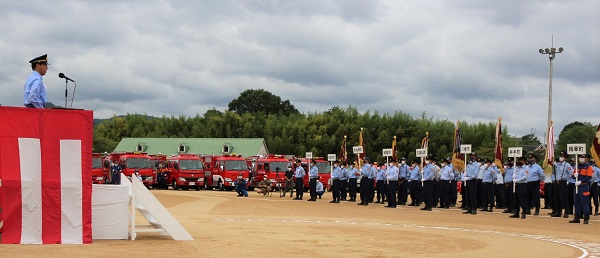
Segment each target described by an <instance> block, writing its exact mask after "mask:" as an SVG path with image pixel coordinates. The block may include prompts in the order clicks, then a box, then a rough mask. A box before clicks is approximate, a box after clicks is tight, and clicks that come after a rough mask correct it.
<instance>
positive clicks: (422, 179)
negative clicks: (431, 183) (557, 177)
mask: <svg viewBox="0 0 600 258" xmlns="http://www.w3.org/2000/svg"><path fill="white" fill-rule="evenodd" d="M421 182H425V178H421ZM577 182H579V181H577Z"/></svg>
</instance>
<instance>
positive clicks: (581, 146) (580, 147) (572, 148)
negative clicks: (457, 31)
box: [567, 143, 585, 155]
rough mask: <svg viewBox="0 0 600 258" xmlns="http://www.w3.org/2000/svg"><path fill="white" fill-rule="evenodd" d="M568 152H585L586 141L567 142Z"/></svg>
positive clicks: (570, 153)
mask: <svg viewBox="0 0 600 258" xmlns="http://www.w3.org/2000/svg"><path fill="white" fill-rule="evenodd" d="M567 154H569V155H579V154H585V143H574V144H567Z"/></svg>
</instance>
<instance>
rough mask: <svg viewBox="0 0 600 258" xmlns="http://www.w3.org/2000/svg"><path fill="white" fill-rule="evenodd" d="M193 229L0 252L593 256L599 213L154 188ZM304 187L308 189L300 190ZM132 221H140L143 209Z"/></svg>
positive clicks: (598, 243) (599, 251) (597, 252)
mask: <svg viewBox="0 0 600 258" xmlns="http://www.w3.org/2000/svg"><path fill="white" fill-rule="evenodd" d="M152 193H154V194H155V196H156V197H157V198H158V199H159V200H160V201H161V202H162V203H163V204H164V205H165V206H166V207H167V208H168V209H169V211H170V212H171V213H172V214H173V215H174V216H175V217H176V218H177V219H178V220H179V222H180V223H181V224H182V225H183V226H184V227H185V228H186V229H187V230H188V232H189V233H190V234H191V235H192V236H193V237H194V239H195V240H193V241H173V240H171V239H170V238H168V237H163V236H159V235H158V234H156V233H139V234H138V239H137V240H135V241H129V240H96V241H94V243H93V244H88V245H0V257H267V256H276V257H297V256H304V257H307V256H312V257H431V256H435V257H582V256H585V255H587V257H600V217H598V216H592V221H591V222H590V224H589V225H583V224H569V223H567V221H568V220H567V219H563V218H550V217H549V216H548V215H546V214H547V213H548V212H549V211H548V210H542V212H541V214H542V215H540V216H528V218H527V219H525V220H522V219H509V218H508V215H507V214H502V213H501V210H497V211H495V212H493V213H487V212H479V213H478V215H463V214H462V211H461V210H460V209H457V208H451V209H449V210H444V209H434V210H433V211H431V212H426V211H420V210H419V209H418V208H415V207H406V206H398V208H397V209H386V208H384V207H383V206H384V205H381V204H371V205H369V206H367V207H365V206H357V205H356V203H350V202H342V203H340V204H331V203H329V200H330V199H331V194H330V193H326V194H325V195H324V196H323V199H320V200H318V201H317V202H307V201H305V200H304V201H294V200H291V199H290V198H280V197H279V194H278V193H277V192H276V193H275V194H274V195H273V197H263V196H262V195H259V194H257V193H250V196H249V197H247V198H238V197H236V193H235V192H221V191H199V192H196V191H174V190H153V191H152ZM307 196H308V194H305V196H304V197H305V199H307V198H306V197H307ZM137 220H138V223H137V224H143V223H144V221H143V219H142V217H141V216H138V217H137Z"/></svg>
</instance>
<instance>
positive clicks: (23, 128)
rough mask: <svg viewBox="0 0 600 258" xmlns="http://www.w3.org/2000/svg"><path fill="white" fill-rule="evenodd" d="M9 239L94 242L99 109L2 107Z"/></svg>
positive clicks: (1, 192)
mask: <svg viewBox="0 0 600 258" xmlns="http://www.w3.org/2000/svg"><path fill="white" fill-rule="evenodd" d="M0 121H2V122H1V123H0V180H1V181H0V182H1V185H0V196H1V197H0V198H1V200H0V209H1V213H0V216H1V217H0V221H2V222H1V223H2V243H3V244H81V243H91V242H92V207H91V200H92V198H91V197H92V177H91V168H92V165H91V162H92V160H91V155H92V137H93V124H94V122H93V112H92V111H89V110H70V109H34V108H21V107H0Z"/></svg>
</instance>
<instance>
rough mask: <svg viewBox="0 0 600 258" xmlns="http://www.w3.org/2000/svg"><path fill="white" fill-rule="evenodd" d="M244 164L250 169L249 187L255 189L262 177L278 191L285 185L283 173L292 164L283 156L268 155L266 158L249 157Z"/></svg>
mask: <svg viewBox="0 0 600 258" xmlns="http://www.w3.org/2000/svg"><path fill="white" fill-rule="evenodd" d="M246 163H247V164H248V166H249V167H250V168H251V169H252V179H250V184H249V186H250V187H256V186H258V184H259V183H260V181H262V180H263V176H264V175H267V178H268V179H269V180H270V181H271V185H272V186H275V189H278V190H279V189H280V188H281V187H283V185H285V172H286V171H287V170H288V167H289V166H291V165H292V163H291V162H290V161H289V160H288V159H286V158H285V155H276V154H269V155H268V156H266V157H264V156H250V157H247V158H246Z"/></svg>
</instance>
